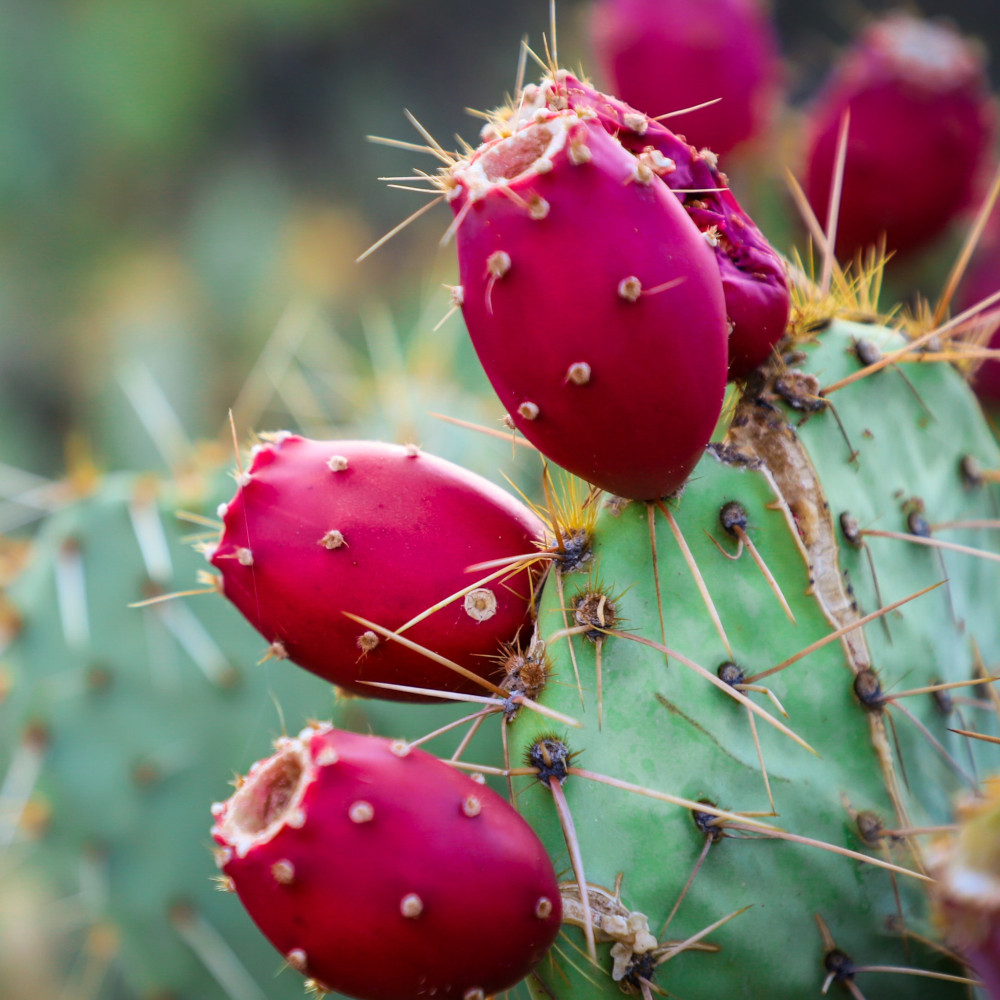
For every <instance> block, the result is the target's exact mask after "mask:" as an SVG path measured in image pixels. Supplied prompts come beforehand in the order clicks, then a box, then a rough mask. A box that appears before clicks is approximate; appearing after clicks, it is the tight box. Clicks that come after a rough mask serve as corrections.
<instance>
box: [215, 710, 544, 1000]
mask: <svg viewBox="0 0 1000 1000" xmlns="http://www.w3.org/2000/svg"><path fill="white" fill-rule="evenodd" d="M331 751H332V752H331ZM324 760H326V761H328V762H326V763H324ZM361 796H363V797H364V804H365V806H366V807H367V808H366V809H365V811H364V812H365V821H364V822H359V821H358V818H357V816H356V815H355V814H357V813H358V811H359V807H358V802H359V798H360V797H361ZM213 812H214V817H215V825H214V826H213V828H212V833H213V836H214V838H215V840H216V841H217V842H218V843H219V844H220V846H221V847H222V848H223V851H224V858H223V864H222V870H223V871H224V872H225V874H226V875H228V876H229V877H230V878H231V879H232V880H233V884H234V885H235V887H236V891H237V893H238V894H239V896H240V899H241V901H242V902H243V904H244V905H245V906H246V908H247V910H248V912H249V913H250V915H251V916H252V917H253V919H254V921H255V922H256V923H257V925H258V926H259V927H260V929H261V931H262V932H263V933H264V935H265V936H266V937H267V938H268V940H269V941H270V942H271V943H272V944H273V945H274V946H275V948H277V949H278V951H279V952H280V953H281V954H282V955H289V954H294V955H295V956H296V963H295V964H296V968H298V971H300V972H303V973H304V974H306V975H308V976H309V977H310V978H312V979H314V980H316V981H317V982H319V983H322V984H323V986H324V987H326V988H329V989H332V990H337V991H340V992H343V993H346V994H348V995H349V996H353V997H360V998H362V1000H418V998H421V997H426V996H440V997H452V998H454V1000H459V998H462V997H465V996H470V995H474V991H475V990H477V989H478V990H481V991H482V995H484V996H488V995H492V994H494V993H500V992H502V991H503V990H505V989H507V988H509V987H511V986H514V985H515V984H516V983H518V982H519V981H520V980H521V979H522V978H524V977H525V976H526V975H527V974H528V973H529V971H530V970H531V969H532V968H533V967H534V966H535V965H537V963H538V962H539V961H540V960H541V959H542V957H543V956H544V955H545V953H546V951H547V950H548V948H549V946H550V945H551V944H552V942H553V940H554V939H555V937H556V935H557V933H558V932H559V925H560V920H561V906H560V897H559V887H558V884H557V882H556V877H555V873H554V871H553V869H552V863H551V862H550V860H549V858H548V855H547V854H546V852H545V849H544V847H543V846H542V844H541V842H540V841H539V840H538V838H537V837H536V836H535V834H534V833H533V832H532V830H531V828H530V827H529V826H528V825H527V823H525V822H524V820H522V819H521V817H520V816H519V815H518V814H517V812H516V811H515V810H514V809H513V808H512V807H511V806H510V805H508V804H507V802H506V801H505V800H504V799H502V798H501V797H500V796H499V795H497V794H496V793H494V792H492V791H490V790H489V789H487V788H484V787H483V786H482V785H481V784H479V783H478V782H476V781H474V780H473V779H472V778H471V777H469V776H468V775H465V774H463V773H462V772H460V771H458V770H456V769H454V768H452V767H449V766H448V765H447V764H445V763H444V762H442V761H440V760H438V759H437V758H435V757H432V756H431V755H430V754H428V753H425V752H424V751H422V750H420V749H416V748H411V749H410V750H409V752H408V753H405V754H400V753H398V752H396V751H395V748H394V747H393V745H392V744H391V743H390V741H388V740H385V739H381V738H379V737H374V736H362V735H357V734H354V733H348V732H344V731H342V730H336V729H333V728H332V727H331V726H329V725H316V726H314V727H312V728H310V729H306V730H304V731H303V733H302V734H300V736H299V738H298V739H295V740H286V741H284V742H282V743H281V744H280V745H279V747H278V752H277V753H276V754H275V755H274V756H272V757H270V758H268V759H267V760H265V761H261V762H259V763H258V764H257V765H255V766H254V767H253V768H252V769H251V771H250V773H249V775H248V776H247V779H246V780H245V781H244V783H243V784H242V786H241V787H240V789H239V790H238V791H237V792H236V793H235V794H234V795H233V796H232V797H231V798H230V799H229V800H227V802H226V803H224V804H223V805H222V807H221V808H217V809H215V810H214V811H213ZM275 865H284V866H288V867H290V868H292V869H294V873H295V875H294V879H291V880H289V881H284V880H281V879H276V878H275V877H274V874H273V869H274V866H275Z"/></svg>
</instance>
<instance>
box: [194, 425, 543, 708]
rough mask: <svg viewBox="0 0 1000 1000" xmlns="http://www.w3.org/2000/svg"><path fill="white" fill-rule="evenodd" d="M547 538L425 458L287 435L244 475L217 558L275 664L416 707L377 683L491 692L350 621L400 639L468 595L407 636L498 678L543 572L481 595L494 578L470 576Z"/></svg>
mask: <svg viewBox="0 0 1000 1000" xmlns="http://www.w3.org/2000/svg"><path fill="white" fill-rule="evenodd" d="M542 538H543V528H542V525H541V522H540V521H539V520H538V518H537V517H535V515H534V514H533V513H532V512H531V511H530V510H528V509H527V508H526V507H525V506H524V505H523V504H521V503H520V502H519V501H517V500H515V499H514V498H513V497H511V496H510V495H509V494H507V493H505V492H504V491H503V490H501V489H500V488H499V487H497V486H495V485H493V484H492V483H490V482H488V481H487V480H485V479H483V478H482V477H480V476H477V475H475V474H474V473H471V472H467V471H466V470H465V469H461V468H459V467H458V466H456V465H452V464H451V463H450V462H446V461H444V460H443V459H439V458H435V457H434V456H432V455H427V454H425V453H423V452H421V451H419V449H417V448H413V447H403V446H400V445H391V444H382V443H378V442H373V441H312V440H308V439H306V438H303V437H299V436H298V435H294V434H280V435H276V436H275V437H274V440H273V442H272V443H268V444H264V445H261V446H258V447H257V448H256V449H255V452H254V455H253V462H252V464H251V466H250V468H249V470H247V471H246V472H244V473H242V474H241V476H240V477H239V486H238V489H237V492H236V495H235V497H234V498H233V499H232V501H231V502H230V503H229V504H228V505H227V506H226V508H225V510H224V511H223V531H222V536H221V538H220V540H219V543H218V545H216V546H215V547H214V548H213V549H212V550H211V553H210V559H211V562H212V563H213V565H214V566H216V567H217V568H218V569H219V570H220V571H221V573H222V587H223V590H224V593H225V595H226V596H227V597H228V598H229V599H230V600H231V601H232V602H233V603H234V604H235V605H236V606H237V607H238V608H239V609H240V611H241V612H242V613H243V615H244V616H245V617H246V618H247V619H248V620H249V622H250V623H251V624H252V625H253V626H254V627H255V628H256V629H257V630H258V631H259V632H260V633H261V634H262V635H263V636H264V637H265V638H266V639H267V641H268V642H269V643H271V650H272V652H273V653H274V655H276V656H279V657H288V658H290V659H291V660H293V661H294V662H295V663H298V664H299V665H300V666H302V667H305V668H306V669H307V670H311V671H312V672H313V673H315V674H319V675H320V676H321V677H324V678H326V679H327V680H329V681H332V682H333V683H335V684H338V685H340V686H341V687H343V688H347V689H349V690H352V691H354V692H356V693H359V694H364V695H367V696H369V697H371V696H385V697H399V698H410V697H413V696H412V695H404V694H401V693H397V692H389V691H385V690H384V689H379V688H374V687H370V686H367V685H366V684H364V683H363V682H365V681H374V682H382V683H392V684H402V685H410V686H415V687H422V688H434V689H441V690H448V691H477V692H479V693H482V692H481V688H480V687H479V686H478V685H476V684H475V682H474V681H473V680H472V679H470V678H467V677H464V676H463V675H461V674H459V673H456V672H454V671H453V670H451V669H450V668H448V667H446V666H443V665H440V664H438V663H436V662H433V661H432V660H430V659H428V658H427V657H426V656H424V655H423V654H421V653H419V652H417V651H414V650H412V649H408V648H405V647H404V646H403V645H401V644H399V643H397V642H395V641H394V640H389V639H385V638H383V637H382V636H380V635H378V634H377V633H376V632H374V631H372V630H371V629H368V628H366V627H365V626H363V625H360V624H358V623H357V622H356V621H354V620H352V619H351V618H348V617H347V615H346V614H345V612H347V613H350V614H354V615H357V616H359V617H361V618H364V619H366V620H368V621H370V622H373V623H375V624H377V625H381V626H382V627H384V628H387V629H393V630H395V629H399V628H401V627H402V626H403V625H404V624H406V623H408V622H409V621H410V619H412V618H414V617H416V616H418V615H420V614H421V613H423V612H425V611H427V610H428V609H430V608H432V607H434V606H435V605H437V604H439V603H440V602H442V601H445V599H447V598H449V597H452V596H453V595H456V594H458V597H457V598H456V599H455V600H452V601H451V602H450V603H448V604H446V605H445V606H443V607H441V608H439V609H438V610H435V611H434V612H433V613H432V614H430V615H428V616H427V617H426V618H425V619H423V620H422V621H420V622H418V623H416V624H414V625H413V626H412V627H411V628H408V629H407V630H406V631H405V633H404V634H405V636H406V638H408V639H410V640H412V641H413V642H415V643H418V644H419V645H421V646H424V647H427V648H430V649H432V650H433V651H434V652H436V653H438V654H440V655H441V656H443V657H446V658H448V659H449V660H452V661H455V662H457V663H458V664H459V665H460V666H462V667H464V668H465V669H466V670H469V671H473V672H474V673H476V674H477V675H479V676H485V675H487V674H489V673H490V672H491V671H492V670H494V669H496V662H495V660H494V659H493V658H494V657H495V656H496V655H497V654H498V653H499V651H500V648H501V647H502V646H503V645H504V644H505V643H510V642H512V641H513V640H514V638H515V636H516V635H517V632H518V630H519V629H520V628H522V627H523V626H525V625H526V623H527V622H528V619H529V604H530V600H531V595H532V588H533V584H534V574H535V570H534V569H533V568H520V569H519V568H516V567H515V568H514V569H512V570H511V571H510V573H508V574H507V575H503V574H502V573H501V574H500V575H498V576H497V578H496V579H492V580H490V581H488V582H483V583H482V585H477V582H478V581H481V580H483V579H484V577H485V576H487V575H489V572H488V571H473V572H470V571H469V567H471V566H473V565H475V564H477V563H481V562H487V561H490V560H497V559H510V558H512V557H516V556H519V555H523V556H528V555H530V554H531V553H532V552H534V551H535V549H536V548H537V546H538V544H539V543H540V542H541V541H542ZM464 589H468V592H467V593H465V594H461V593H460V592H461V591H462V590H464Z"/></svg>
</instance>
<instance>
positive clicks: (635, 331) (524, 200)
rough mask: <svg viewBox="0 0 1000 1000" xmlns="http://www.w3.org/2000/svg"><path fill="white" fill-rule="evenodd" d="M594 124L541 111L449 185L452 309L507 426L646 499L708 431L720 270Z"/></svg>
mask: <svg viewBox="0 0 1000 1000" xmlns="http://www.w3.org/2000/svg"><path fill="white" fill-rule="evenodd" d="M641 167H642V164H640V162H639V161H638V160H637V159H636V157H634V156H633V155H632V154H631V153H629V152H628V151H627V150H626V149H624V148H623V147H622V145H621V143H619V142H618V141H617V140H616V139H615V138H614V137H613V136H612V135H610V134H609V133H608V132H606V131H605V130H604V129H603V128H602V127H601V125H600V123H599V122H598V121H597V120H595V119H593V118H590V119H585V118H582V117H580V116H578V115H577V114H576V112H574V111H549V110H547V109H545V108H540V109H538V111H537V113H536V114H535V115H534V117H533V118H532V119H531V120H530V121H529V122H528V123H526V124H521V125H519V126H518V127H517V128H516V129H515V130H514V131H513V134H511V135H509V136H508V137H506V138H497V139H493V140H490V141H487V142H486V143H484V144H483V145H482V146H480V147H479V149H477V150H476V151H475V152H474V153H473V154H472V155H471V156H470V157H469V158H468V159H467V160H463V161H461V162H460V163H458V164H457V165H456V166H455V167H454V168H453V169H452V172H451V175H450V183H451V187H450V190H449V198H450V201H451V205H452V208H453V210H454V212H455V214H456V224H457V225H456V231H457V242H458V259H459V274H460V280H461V284H462V290H463V296H462V297H463V304H462V311H463V314H464V316H465V322H466V325H467V327H468V329H469V333H470V335H471V337H472V342H473V344H474V345H475V348H476V351H477V353H478V354H479V360H480V361H481V362H482V364H483V367H484V369H485V370H486V374H487V375H488V377H489V379H490V381H491V382H492V384H493V388H494V389H495V390H496V392H497V394H498V395H499V396H500V400H501V402H502V403H503V404H504V406H505V407H506V408H507V411H508V413H509V414H510V417H511V419H512V420H513V421H514V423H515V424H516V425H517V427H518V428H519V429H520V430H521V431H522V432H523V433H524V435H525V437H526V438H528V440H529V441H531V442H532V443H534V444H535V445H536V446H537V447H538V448H539V449H540V450H541V451H542V452H543V453H544V454H545V455H547V456H548V457H549V458H551V459H552V460H553V461H555V462H557V463H558V464H559V465H561V466H563V468H565V469H568V470H569V471H570V472H573V473H574V474H576V475H578V476H580V477H581V478H583V479H586V480H587V481H588V482H591V483H594V484H595V485H597V486H600V487H601V488H603V489H606V490H609V491H611V492H612V493H616V494H618V495H620V496H624V497H629V498H632V499H642V500H649V499H653V498H656V497H660V496H663V495H665V494H668V493H672V492H673V491H675V490H676V489H678V488H679V487H680V486H681V485H682V484H683V483H684V481H685V480H686V478H687V476H688V474H689V473H690V471H691V469H692V468H693V467H694V465H695V463H696V462H697V461H698V458H699V457H700V455H701V453H702V451H703V450H704V447H705V445H706V444H707V443H708V440H709V438H710V437H711V434H712V431H713V430H714V427H715V423H716V421H717V419H718V416H719V412H720V409H721V404H722V397H723V392H724V389H725V381H726V360H727V348H726V340H727V337H728V327H727V324H726V317H725V308H724V301H723V296H722V285H721V282H720V281H719V274H718V268H717V267H716V266H715V262H714V258H713V255H712V252H711V250H710V249H709V247H708V245H707V243H706V242H705V239H704V238H703V236H702V235H701V234H700V233H699V232H698V230H697V228H696V227H695V226H694V225H693V224H692V223H691V220H690V219H689V218H688V217H687V214H686V213H685V212H684V210H683V208H682V207H681V206H680V204H679V203H678V201H677V199H676V198H675V197H674V196H673V195H672V194H671V192H670V190H669V188H667V186H666V185H665V184H664V183H663V181H662V180H661V179H660V177H659V175H658V174H657V172H656V169H640V168H641Z"/></svg>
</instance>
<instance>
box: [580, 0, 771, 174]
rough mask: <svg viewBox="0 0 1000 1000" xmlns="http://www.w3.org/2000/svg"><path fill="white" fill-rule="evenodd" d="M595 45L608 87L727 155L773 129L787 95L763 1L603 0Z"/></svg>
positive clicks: (596, 13)
mask: <svg viewBox="0 0 1000 1000" xmlns="http://www.w3.org/2000/svg"><path fill="white" fill-rule="evenodd" d="M590 32H591V40H592V44H593V47H594V50H595V52H596V54H597V60H598V66H599V69H600V70H601V71H602V73H603V78H604V80H605V83H606V87H605V89H606V90H607V91H608V93H613V94H615V95H617V96H618V97H620V98H622V100H624V101H626V102H627V103H628V104H631V105H632V106H633V107H636V108H638V109H639V110H640V111H643V112H645V113H646V114H648V115H651V116H654V117H655V116H657V115H663V114H667V113H669V112H674V111H679V110H681V109H684V108H689V107H694V106H695V105H699V104H704V103H705V102H706V101H714V100H717V99H720V98H721V100H719V101H718V103H717V104H713V105H712V106H711V107H707V108H702V109H700V110H698V111H690V112H686V113H685V114H683V115H682V116H680V117H678V118H676V119H673V120H672V121H671V123H670V126H671V128H672V129H673V130H674V131H676V132H679V133H682V134H683V135H684V136H685V137H686V138H687V140H688V142H690V143H691V144H692V145H694V146H696V147H698V148H701V147H705V146H707V147H708V148H709V149H711V150H712V151H713V152H714V153H718V154H724V153H728V152H729V151H730V150H732V149H733V148H734V147H736V146H737V145H739V144H740V143H742V142H745V141H747V140H748V139H753V138H755V137H760V136H761V135H762V134H763V133H765V132H766V131H767V128H768V126H769V124H770V122H771V119H772V117H773V115H774V112H775V107H776V105H777V103H778V99H779V96H780V80H781V76H782V68H781V59H780V55H779V52H778V39H777V34H776V30H775V25H774V22H773V21H772V19H771V16H770V11H769V10H768V9H767V8H766V7H765V6H764V5H763V4H762V3H760V2H759V0H699V2H697V3H690V2H687V0H600V2H598V3H597V5H596V6H595V7H594V8H593V12H592V16H591V21H590Z"/></svg>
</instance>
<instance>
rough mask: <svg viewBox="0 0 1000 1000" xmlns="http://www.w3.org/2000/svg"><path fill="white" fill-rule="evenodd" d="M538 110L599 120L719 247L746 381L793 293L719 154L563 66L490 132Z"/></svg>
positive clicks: (733, 357) (732, 339)
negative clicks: (731, 186) (742, 204)
mask: <svg viewBox="0 0 1000 1000" xmlns="http://www.w3.org/2000/svg"><path fill="white" fill-rule="evenodd" d="M540 108H548V109H550V110H556V109H560V108H568V109H570V110H572V111H576V112H577V113H578V114H581V115H584V116H591V115H592V116H596V120H597V121H598V122H600V124H601V125H602V126H603V127H604V129H605V130H606V131H608V132H609V133H610V134H611V135H613V136H615V137H616V138H617V139H618V141H619V142H620V143H621V144H622V146H624V147H625V149H627V150H629V152H631V153H632V154H633V155H635V157H636V158H637V160H638V163H637V166H636V169H637V170H638V171H639V172H640V173H641V174H643V175H647V174H649V173H650V172H653V173H656V174H657V175H658V176H659V177H661V178H662V179H663V181H664V183H665V184H666V185H667V187H669V188H670V189H671V190H672V191H674V193H675V194H676V196H677V198H678V199H679V200H680V202H681V204H682V205H683V206H684V208H685V210H686V211H687V213H688V216H689V217H690V218H691V221H692V222H694V224H695V225H696V226H697V227H698V229H699V231H700V232H701V233H702V235H703V236H704V238H705V241H706V242H707V243H708V245H709V246H710V247H711V248H712V250H713V251H714V253H715V260H716V263H717V264H718V266H719V275H720V277H721V278H722V290H723V295H724V296H725V300H726V317H727V319H728V320H729V327H730V335H729V378H730V379H743V378H746V376H747V375H748V374H749V373H750V372H751V371H752V370H753V369H754V368H756V367H757V366H758V365H760V364H763V362H764V361H766V360H767V358H768V357H769V355H770V353H771V349H772V348H773V347H774V345H775V344H776V343H777V342H778V341H779V340H780V339H781V337H782V336H783V335H784V332H785V326H786V324H787V322H788V312H789V292H788V282H787V279H786V277H785V267H784V264H783V263H782V261H781V258H780V257H779V256H778V255H777V254H776V253H775V251H774V249H773V248H772V247H771V245H770V244H769V243H768V242H767V240H766V239H765V238H764V236H763V234H762V233H761V232H760V230H759V229H758V228H757V226H756V225H754V222H753V220H752V219H751V218H750V216H749V215H747V213H746V212H744V211H743V209H742V208H741V207H740V204H739V202H737V200H736V198H735V197H734V195H733V193H732V192H731V191H730V190H729V181H728V180H727V179H726V176H725V175H724V174H723V173H721V171H720V170H719V169H718V162H717V159H718V158H717V157H716V155H715V153H713V152H711V151H709V150H707V149H702V150H701V151H699V150H697V149H695V148H694V146H691V145H689V144H688V142H687V141H686V140H685V139H684V138H683V137H682V136H679V135H675V134H674V133H673V132H671V131H670V129H669V128H667V127H666V125H664V124H663V123H662V122H658V121H656V120H654V119H652V118H650V117H649V116H648V115H645V114H643V113H642V112H640V111H637V110H636V109H635V108H633V107H630V106H629V105H628V104H626V103H625V102H624V101H622V100H619V99H618V98H617V97H612V96H611V95H609V94H602V93H601V92H600V91H598V90H595V89H594V87H592V86H591V85H590V84H589V83H587V82H586V81H584V80H580V79H578V78H577V77H574V76H573V75H572V74H570V73H567V72H566V71H564V70H559V71H557V72H556V73H555V74H553V75H552V76H550V77H548V78H546V79H545V80H543V81H542V83H541V84H539V85H537V86H536V85H534V84H531V85H529V86H527V87H525V89H524V97H523V100H519V101H518V104H517V107H516V109H505V110H502V111H500V112H498V113H497V118H496V122H495V123H494V124H493V125H491V126H488V128H487V134H488V135H491V134H503V132H504V131H505V130H508V129H509V128H510V127H511V125H516V124H517V123H518V122H522V123H523V122H526V121H528V120H530V118H531V116H532V115H534V114H536V113H537V112H538V110H539V109H540Z"/></svg>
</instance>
